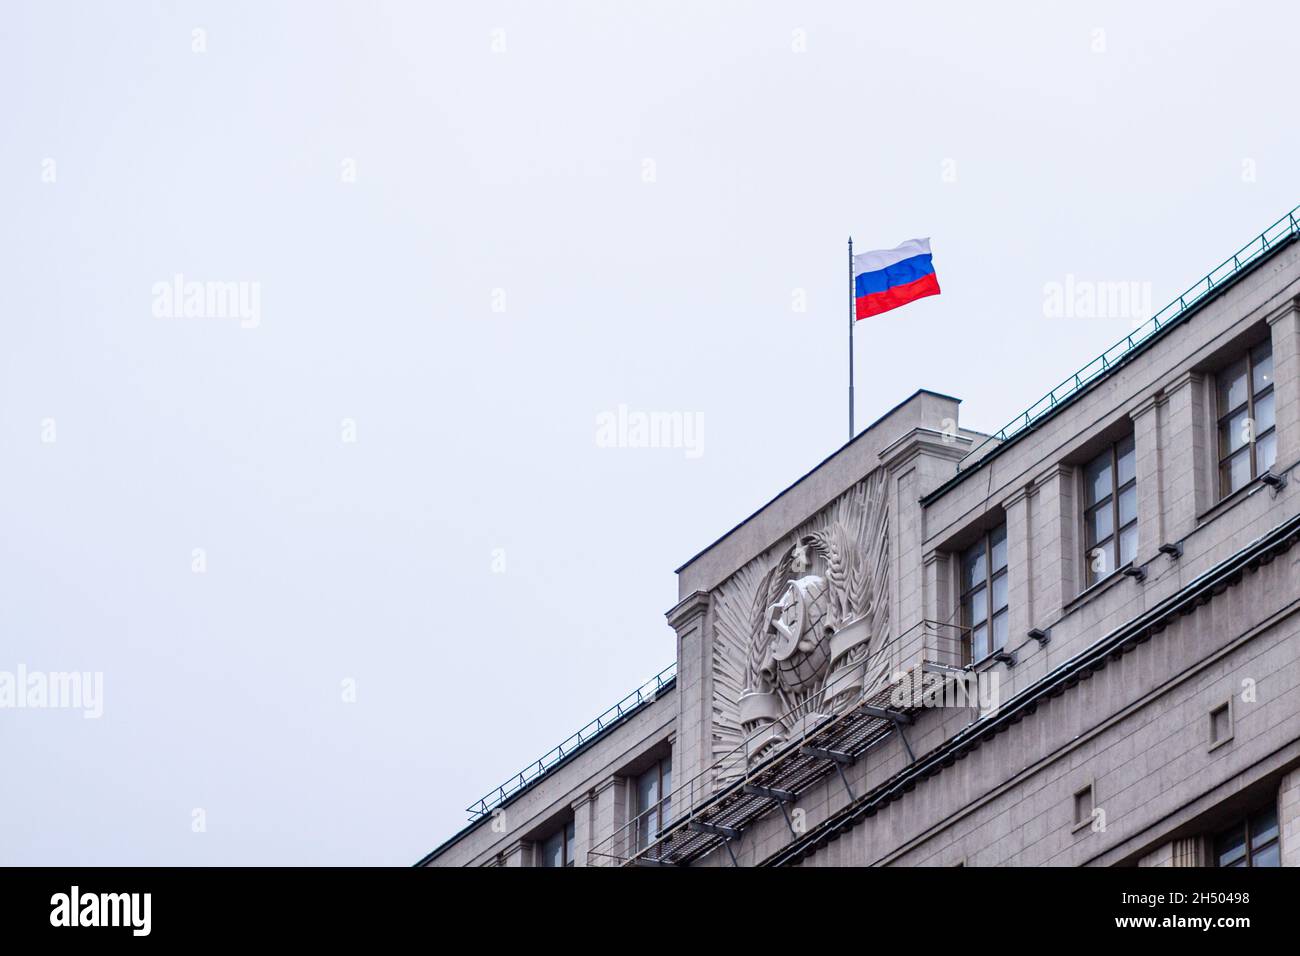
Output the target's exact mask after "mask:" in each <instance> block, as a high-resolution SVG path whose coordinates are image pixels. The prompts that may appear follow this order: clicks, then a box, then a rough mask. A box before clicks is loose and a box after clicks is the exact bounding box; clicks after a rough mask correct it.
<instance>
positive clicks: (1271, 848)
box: [1250, 842, 1282, 866]
mask: <svg viewBox="0 0 1300 956" xmlns="http://www.w3.org/2000/svg"><path fill="white" fill-rule="evenodd" d="M1279 848H1280V845H1279V844H1278V843H1276V842H1274V843H1271V844H1269V845H1268V846H1266V847H1264V849H1262V850H1256V851H1253V852H1252V853H1251V854H1250V865H1251V866H1281V865H1282V860H1281V857H1280V854H1279V853H1278V850H1279Z"/></svg>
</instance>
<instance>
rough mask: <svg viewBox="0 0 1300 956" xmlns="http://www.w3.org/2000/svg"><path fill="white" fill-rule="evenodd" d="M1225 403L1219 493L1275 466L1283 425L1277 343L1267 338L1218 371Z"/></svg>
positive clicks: (1220, 404)
mask: <svg viewBox="0 0 1300 956" xmlns="http://www.w3.org/2000/svg"><path fill="white" fill-rule="evenodd" d="M1216 384H1217V386H1218V389H1217V391H1218V395H1219V402H1218V409H1219V497H1220V498H1224V497H1227V496H1228V495H1230V494H1232V493H1233V492H1234V491H1236V490H1237V489H1238V488H1241V487H1243V486H1244V485H1246V484H1249V483H1250V482H1251V481H1252V480H1253V479H1255V478H1258V477H1259V476H1260V475H1262V474H1263V473H1264V472H1266V471H1268V470H1269V469H1270V468H1272V467H1273V463H1274V461H1276V460H1277V429H1276V427H1275V426H1276V424H1277V423H1276V421H1275V413H1274V404H1273V344H1272V343H1271V342H1261V343H1260V344H1259V345H1256V346H1255V347H1254V348H1253V349H1251V350H1250V351H1249V352H1247V353H1246V355H1245V356H1244V357H1243V358H1240V359H1238V360H1237V361H1235V362H1233V363H1232V364H1231V365H1229V366H1228V367H1227V368H1225V369H1223V370H1221V371H1220V372H1219V374H1218V375H1217V376H1216Z"/></svg>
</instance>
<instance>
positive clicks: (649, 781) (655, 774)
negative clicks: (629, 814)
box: [636, 765, 659, 813]
mask: <svg viewBox="0 0 1300 956" xmlns="http://www.w3.org/2000/svg"><path fill="white" fill-rule="evenodd" d="M658 801H659V767H658V766H657V765H656V766H654V767H651V768H650V769H649V770H648V771H646V772H645V773H643V774H641V776H639V777H637V780H636V812H637V813H644V812H645V811H647V810H649V809H650V808H651V807H652V806H654V805H655V804H656V803H657V802H658Z"/></svg>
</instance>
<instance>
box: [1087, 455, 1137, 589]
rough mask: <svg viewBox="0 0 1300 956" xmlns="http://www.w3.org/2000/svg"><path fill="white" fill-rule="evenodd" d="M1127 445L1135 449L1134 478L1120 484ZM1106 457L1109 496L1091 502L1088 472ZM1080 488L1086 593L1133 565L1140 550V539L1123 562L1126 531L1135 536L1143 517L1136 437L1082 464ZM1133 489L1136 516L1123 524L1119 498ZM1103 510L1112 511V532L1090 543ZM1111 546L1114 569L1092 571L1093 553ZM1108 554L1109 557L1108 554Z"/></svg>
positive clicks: (1134, 514) (1134, 513)
mask: <svg viewBox="0 0 1300 956" xmlns="http://www.w3.org/2000/svg"><path fill="white" fill-rule="evenodd" d="M1124 444H1130V445H1132V446H1133V447H1132V451H1131V454H1132V455H1133V475H1132V477H1130V478H1128V479H1126V480H1125V481H1124V482H1123V484H1121V483H1120V480H1119V462H1120V458H1121V457H1122V456H1121V455H1120V453H1119V447H1120V445H1124ZM1107 457H1109V466H1110V491H1109V492H1108V493H1107V494H1105V495H1102V496H1101V497H1100V498H1097V499H1096V500H1095V501H1090V500H1089V497H1090V496H1091V494H1092V491H1093V489H1092V488H1091V487H1090V485H1091V482H1089V481H1088V472H1089V470H1090V469H1091V467H1092V466H1093V465H1094V464H1095V463H1096V462H1098V461H1100V460H1101V459H1102V458H1107ZM1079 485H1080V489H1081V494H1080V496H1079V503H1080V505H1081V506H1082V507H1081V509H1080V511H1079V516H1080V521H1081V523H1082V526H1083V527H1082V532H1083V590H1085V591H1086V590H1088V589H1089V588H1091V587H1093V586H1095V585H1097V584H1100V583H1101V582H1102V581H1105V580H1106V579H1107V578H1109V577H1110V576H1111V575H1113V574H1114V573H1115V572H1117V571H1119V570H1120V569H1121V568H1123V567H1124V566H1125V565H1128V564H1131V563H1132V562H1133V561H1134V560H1136V558H1137V550H1138V547H1139V546H1140V545H1141V539H1137V540H1136V541H1135V542H1134V545H1133V556H1132V557H1131V558H1129V560H1128V561H1125V560H1123V553H1122V551H1121V550H1120V542H1121V540H1122V538H1123V536H1124V532H1126V531H1128V530H1129V529H1130V528H1132V529H1133V534H1134V536H1135V537H1136V535H1137V533H1138V528H1139V526H1140V520H1139V519H1140V517H1141V515H1140V509H1139V507H1138V501H1137V436H1136V435H1135V434H1133V433H1129V434H1128V435H1125V436H1124V437H1123V438H1120V439H1118V440H1116V441H1113V442H1111V443H1110V444H1109V445H1108V446H1107V447H1106V449H1105V451H1102V452H1101V453H1100V454H1096V455H1093V456H1092V457H1091V458H1089V459H1088V460H1087V461H1085V462H1084V463H1083V464H1082V465H1080V466H1079ZM1130 488H1131V489H1133V517H1132V519H1130V520H1129V521H1126V522H1123V523H1122V524H1121V522H1120V498H1121V497H1122V496H1123V494H1124V492H1126V491H1128V490H1129V489H1130ZM1103 509H1108V510H1109V511H1110V533H1109V534H1108V535H1106V536H1105V537H1104V538H1102V539H1100V540H1098V541H1094V542H1092V544H1089V543H1088V537H1089V535H1090V534H1091V533H1092V527H1093V525H1092V520H1091V519H1092V516H1093V515H1094V514H1097V513H1099V512H1100V511H1102V510H1103ZM1108 547H1109V548H1112V549H1113V553H1114V556H1115V566H1114V567H1113V568H1108V569H1107V570H1105V571H1102V572H1097V571H1093V569H1092V555H1093V552H1094V551H1097V550H1098V549H1106V548H1108ZM1107 553H1108V554H1109V552H1107Z"/></svg>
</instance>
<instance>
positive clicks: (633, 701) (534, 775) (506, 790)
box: [465, 661, 677, 821]
mask: <svg viewBox="0 0 1300 956" xmlns="http://www.w3.org/2000/svg"><path fill="white" fill-rule="evenodd" d="M676 680H677V662H676V661H673V662H672V663H671V664H669V665H668V666H667V667H665V668H664V669H663V670H661V671H660V672H659V673H658V674H656V675H655V676H654V677H652V678H650V679H649V680H648V681H646V682H645V683H644V684H642V685H641V686H640V687H638V688H637V689H636V690H634V691H632V693H630V694H628V695H627V696H626V697H624V698H623V699H622V700H620V701H619V702H618V703H617V704H615V705H614V706H613V707H611V708H609V709H608V710H607V711H605V712H604V713H603V714H601V715H600V716H599V717H597V718H596V719H595V720H593V721H591V722H590V723H588V724H587V725H586V726H585V727H583V728H582V729H581V730H579V731H578V732H577V733H575V734H571V735H570V736H569V737H568V738H566V739H565V740H564V742H563V743H561V744H559V745H558V746H556V747H553V748H552V749H551V750H549V751H547V752H546V753H545V754H544V755H543V756H542V757H541V758H540V759H539V760H537V761H536V762H535V763H531V764H529V765H528V766H527V767H525V768H524V769H523V770H521V771H519V772H518V773H517V774H515V775H514V776H513V777H511V778H510V779H509V780H507V781H506V782H505V783H503V784H501V786H499V787H497V788H496V789H494V790H492V791H491V792H490V793H488V794H486V795H485V796H484V797H483V798H482V799H480V800H476V801H475V802H474V803H472V804H470V805H469V806H468V807H466V808H465V809H466V812H467V813H469V818H470V820H471V821H475V820H479V819H482V818H483V817H484V816H486V815H487V814H489V813H491V812H492V811H493V810H495V809H496V808H497V807H499V806H501V805H502V804H503V803H505V802H506V801H507V800H509V799H510V798H511V797H514V796H515V795H516V794H518V793H519V792H520V791H522V790H524V789H525V788H526V787H529V786H531V785H532V784H533V783H535V782H536V781H537V780H538V778H540V777H542V776H543V775H544V774H546V773H549V772H550V771H551V770H553V769H554V768H555V767H556V766H557V765H559V764H560V763H562V762H563V761H564V760H566V759H567V758H569V757H571V756H573V754H574V753H575V752H576V751H577V750H579V749H580V748H582V747H585V746H587V745H588V744H590V743H591V742H592V741H593V740H595V739H596V738H597V737H599V736H601V735H602V734H604V733H605V732H606V731H608V730H609V729H610V728H611V727H613V726H615V725H616V724H619V723H622V722H623V721H624V720H627V719H628V718H629V717H631V716H632V715H633V714H634V713H636V712H637V711H638V710H640V709H641V708H642V707H644V706H646V705H647V704H650V703H653V702H654V700H655V699H656V698H657V697H658V696H659V695H660V694H661V693H663V692H664V691H665V690H667V689H668V688H669V687H671V686H672V685H673V684H674V683H675V682H676Z"/></svg>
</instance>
